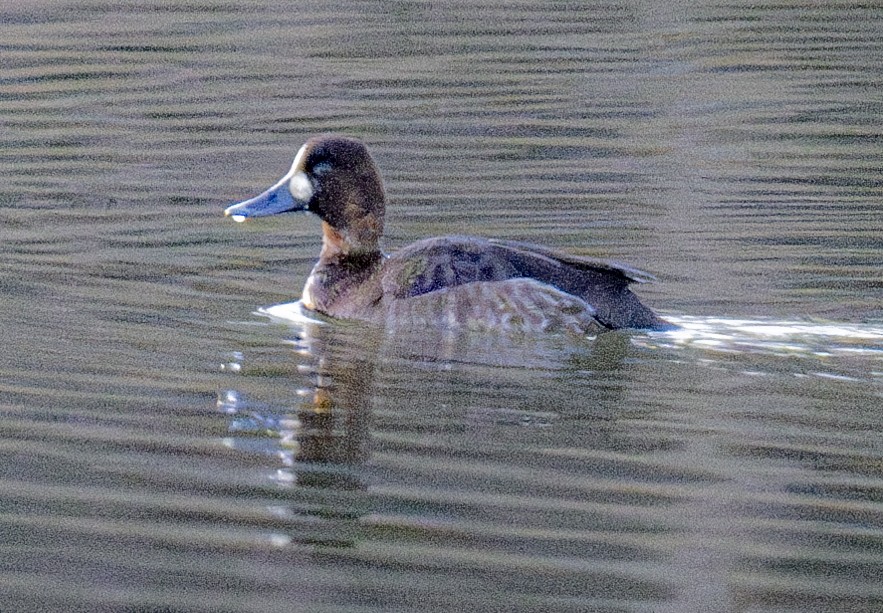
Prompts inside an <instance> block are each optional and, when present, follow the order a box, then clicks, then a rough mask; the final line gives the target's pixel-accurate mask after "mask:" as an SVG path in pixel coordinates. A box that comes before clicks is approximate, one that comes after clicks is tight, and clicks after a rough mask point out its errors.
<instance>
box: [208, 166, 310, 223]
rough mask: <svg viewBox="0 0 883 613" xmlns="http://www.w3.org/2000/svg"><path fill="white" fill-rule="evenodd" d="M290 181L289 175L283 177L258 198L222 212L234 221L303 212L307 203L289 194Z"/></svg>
mask: <svg viewBox="0 0 883 613" xmlns="http://www.w3.org/2000/svg"><path fill="white" fill-rule="evenodd" d="M290 180H291V175H290V174H288V175H286V176H284V177H283V178H282V179H281V180H280V181H279V182H278V183H277V184H276V185H274V186H273V187H271V188H270V189H268V190H267V191H265V192H264V193H263V194H261V195H260V196H255V197H254V198H252V199H251V200H246V201H245V202H240V203H239V204H234V205H233V206H229V207H227V208H226V209H225V210H224V215H226V216H227V217H232V218H233V220H234V221H245V220H246V219H248V218H249V217H266V216H267V215H278V214H279V213H288V212H289V211H305V210H306V208H307V202H308V201H307V200H298V199H297V198H295V197H294V196H293V195H292V194H291V189H289V182H290Z"/></svg>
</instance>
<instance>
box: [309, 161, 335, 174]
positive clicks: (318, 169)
mask: <svg viewBox="0 0 883 613" xmlns="http://www.w3.org/2000/svg"><path fill="white" fill-rule="evenodd" d="M330 170H331V162H319V163H318V164H316V165H315V166H313V176H316V177H321V176H322V175H324V174H328V172H329V171H330Z"/></svg>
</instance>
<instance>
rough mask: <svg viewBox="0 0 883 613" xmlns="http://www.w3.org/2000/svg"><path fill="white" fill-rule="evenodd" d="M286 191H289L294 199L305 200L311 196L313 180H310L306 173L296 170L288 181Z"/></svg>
mask: <svg viewBox="0 0 883 613" xmlns="http://www.w3.org/2000/svg"><path fill="white" fill-rule="evenodd" d="M288 191H290V192H291V195H292V196H294V199H295V200H302V201H307V200H309V199H310V198H312V197H313V182H312V181H310V178H309V177H308V176H307V173H305V172H303V171H299V172H296V173H294V176H293V177H291V181H289V182H288Z"/></svg>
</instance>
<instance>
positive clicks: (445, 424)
mask: <svg viewBox="0 0 883 613" xmlns="http://www.w3.org/2000/svg"><path fill="white" fill-rule="evenodd" d="M269 311H270V310H268V311H265V312H264V314H267V315H270V316H271V319H272V318H277V317H278V311H273V312H269ZM285 324H286V325H287V326H288V327H287V328H282V327H278V328H277V327H275V326H273V327H272V328H269V330H272V332H274V333H276V334H279V333H281V334H283V335H284V336H285V337H287V344H286V343H278V342H276V343H273V342H272V341H271V342H269V343H267V345H270V346H271V347H269V348H268V347H254V348H253V349H252V351H251V352H249V351H243V352H241V353H240V354H238V362H237V364H236V365H235V367H234V366H231V367H230V368H229V370H230V371H232V372H234V373H236V375H237V381H238V384H237V389H236V390H235V391H230V392H227V394H226V396H225V400H224V401H223V402H222V403H221V404H222V406H223V408H224V410H225V412H226V413H227V414H228V415H230V426H229V428H230V432H231V434H232V435H233V436H231V438H230V440H231V445H232V446H234V447H236V448H239V449H242V450H245V451H252V452H254V451H258V452H261V453H264V454H266V455H270V456H276V457H278V458H280V459H281V466H279V467H278V468H277V469H276V472H275V473H274V475H273V477H272V479H273V480H274V481H276V482H277V484H278V485H279V486H281V487H287V488H297V489H299V490H311V491H313V492H314V493H315V492H317V490H334V491H354V490H364V489H367V487H368V484H367V480H368V479H370V476H369V475H371V474H372V472H371V470H368V469H365V468H364V466H363V465H364V463H365V462H366V460H368V459H369V457H370V455H371V452H372V438H371V429H372V414H373V413H374V412H375V411H379V415H380V418H379V419H380V420H381V424H380V425H379V426H375V427H376V428H379V429H380V431H381V432H382V433H383V434H382V436H381V437H380V439H378V444H380V445H393V446H394V447H395V446H396V445H399V444H405V445H409V444H410V443H408V442H406V441H410V440H411V439H412V438H413V437H415V436H416V437H418V438H420V437H424V436H428V437H431V439H432V440H436V439H437V437H439V436H441V437H444V436H448V435H450V433H451V432H466V431H469V430H470V429H472V430H474V431H475V435H474V436H475V437H478V438H483V437H485V436H490V437H493V436H496V435H494V434H493V433H492V432H491V431H489V429H490V430H493V429H495V428H507V427H511V426H513V425H514V426H522V427H542V428H545V429H548V428H552V429H554V428H556V427H559V426H560V425H562V423H564V422H567V421H568V420H575V419H578V420H585V419H600V420H607V419H609V418H610V417H611V416H612V415H613V414H615V413H617V412H618V411H620V410H622V400H623V394H624V393H625V392H624V388H623V386H622V385H621V384H620V383H619V382H618V379H619V376H618V375H617V371H619V370H620V369H622V368H624V365H625V364H626V362H627V361H626V360H625V359H624V358H625V356H626V355H628V354H630V353H631V352H632V351H633V350H634V349H635V347H634V345H633V344H632V343H631V340H630V338H631V337H630V334H628V333H622V332H613V333H609V334H602V335H599V336H598V337H597V338H595V339H575V338H573V337H549V338H543V339H538V338H536V337H529V336H524V337H512V336H504V335H493V334H487V333H484V334H475V333H472V334H470V333H468V332H462V331H461V332H458V333H456V334H452V333H450V332H446V331H440V330H436V329H426V330H413V329H412V330H395V331H391V330H385V329H378V328H376V327H373V326H370V325H367V324H360V323H356V324H351V323H344V322H339V321H336V322H330V323H325V322H320V321H316V320H315V319H312V318H311V315H307V316H306V317H303V318H301V319H295V318H293V317H287V318H286V319H285ZM264 329H265V330H267V328H264ZM271 337H272V335H271ZM276 338H278V336H276ZM252 342H254V341H252ZM250 353H251V354H252V355H253V360H254V362H255V363H252V364H250V363H249V362H250V358H249V355H250ZM258 362H260V363H258ZM593 376H603V377H604V380H605V384H604V385H603V386H591V387H586V388H584V389H592V390H594V391H596V392H597V393H598V395H597V396H593V397H588V396H579V395H575V394H573V389H574V387H579V385H576V386H575V385H574V379H578V378H584V379H587V378H591V377H593ZM256 399H260V401H257V400H256ZM376 405H377V406H376ZM562 432H564V431H563V430H562ZM511 434H512V433H510V435H511ZM549 434H550V435H553V436H554V434H552V432H551V431H550V432H549ZM564 434H566V432H564ZM402 437H404V438H402ZM515 438H517V436H516V437H515ZM438 440H442V439H438ZM396 448H397V447H396ZM293 495H295V497H298V496H301V495H309V494H308V492H306V491H302V492H301V493H300V494H295V493H294V492H293ZM338 502H339V501H338ZM331 504H332V505H333V504H336V503H334V502H331ZM322 512H323V513H324V514H325V515H324V516H326V517H327V514H328V513H329V512H330V513H331V514H334V513H335V512H336V511H335V509H333V508H330V509H325V510H323V511H322Z"/></svg>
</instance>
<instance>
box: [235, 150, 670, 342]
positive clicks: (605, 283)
mask: <svg viewBox="0 0 883 613" xmlns="http://www.w3.org/2000/svg"><path fill="white" fill-rule="evenodd" d="M289 211H309V212H311V213H314V214H315V215H317V216H318V217H319V218H320V219H321V220H322V251H321V252H320V254H319V261H318V262H317V263H316V266H315V267H314V268H313V271H312V273H311V274H310V276H309V278H308V279H307V282H306V285H305V286H304V291H303V296H302V298H301V301H302V303H303V305H304V306H306V307H307V308H309V309H312V310H314V311H318V312H319V313H323V314H325V315H328V316H331V317H338V318H347V319H359V320H364V321H368V322H372V323H375V324H379V325H383V326H387V327H393V326H402V325H404V326H409V327H419V326H432V327H444V328H482V329H499V330H506V331H524V332H545V331H567V332H572V333H576V334H587V333H588V334H593V333H595V332H598V331H601V330H605V329H616V328H657V329H659V328H667V327H670V325H669V324H668V323H667V322H666V321H665V320H663V319H660V318H659V317H658V316H657V315H656V314H655V313H653V311H651V310H650V309H648V308H647V307H646V306H644V305H643V304H641V302H640V301H639V300H638V298H637V296H635V295H634V294H633V293H632V292H631V290H629V287H628V286H629V284H630V283H632V282H639V283H641V282H645V281H647V280H649V279H652V276H650V275H647V274H645V273H642V272H640V271H638V270H635V269H633V268H629V267H627V266H623V265H620V264H617V263H614V262H609V261H606V260H596V259H590V258H583V257H577V256H573V255H568V254H566V253H562V252H560V251H554V250H552V249H547V248H545V247H541V246H539V245H533V244H530V243H522V242H516V241H504V240H496V239H486V238H477V237H473V236H442V237H436V238H427V239H424V240H421V241H418V242H416V243H413V244H412V245H409V246H408V247H405V248H404V249H401V250H400V251H397V252H395V253H393V254H391V255H385V254H384V253H383V252H382V251H381V250H380V245H379V241H380V237H381V235H382V234H383V217H384V213H385V197H384V190H383V182H382V180H381V178H380V173H379V172H378V170H377V167H376V166H375V164H374V161H373V160H372V159H371V156H370V154H369V153H368V150H367V148H366V147H365V145H364V144H363V143H362V142H360V141H358V140H356V139H353V138H346V137H342V136H320V137H315V138H311V139H310V140H308V141H307V142H306V143H305V144H304V146H303V147H301V149H300V151H298V153H297V155H296V156H295V158H294V163H293V164H292V166H291V170H290V171H289V172H288V174H286V175H285V176H284V177H282V179H280V180H279V181H278V182H277V183H276V184H275V185H273V187H271V188H270V189H268V190H267V191H265V192H264V193H262V194H261V195H259V196H257V197H255V198H252V199H251V200H246V201H245V202H242V203H240V204H236V205H233V206H231V207H228V208H227V209H226V211H225V212H224V213H225V214H226V215H228V216H231V217H233V219H235V220H237V221H243V220H245V219H246V218H249V217H261V216H265V215H275V214H277V213H285V212H289Z"/></svg>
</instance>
